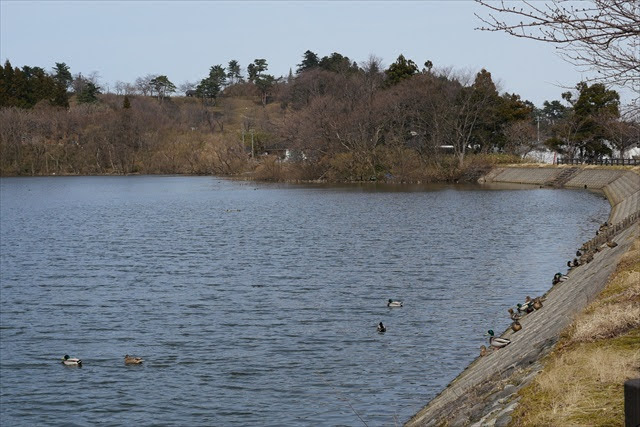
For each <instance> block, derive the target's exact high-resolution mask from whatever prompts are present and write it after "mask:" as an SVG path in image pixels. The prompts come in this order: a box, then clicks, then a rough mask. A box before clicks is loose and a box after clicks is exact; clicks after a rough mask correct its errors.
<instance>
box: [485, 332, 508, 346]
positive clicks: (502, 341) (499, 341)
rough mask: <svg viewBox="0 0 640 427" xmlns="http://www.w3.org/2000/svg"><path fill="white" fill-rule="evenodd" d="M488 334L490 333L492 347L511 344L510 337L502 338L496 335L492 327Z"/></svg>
mask: <svg viewBox="0 0 640 427" xmlns="http://www.w3.org/2000/svg"><path fill="white" fill-rule="evenodd" d="M486 335H489V344H490V345H491V347H494V348H502V347H506V346H508V345H509V344H511V340H510V339H508V338H500V337H496V336H494V333H493V330H492V329H489V330H488V331H487V334H486Z"/></svg>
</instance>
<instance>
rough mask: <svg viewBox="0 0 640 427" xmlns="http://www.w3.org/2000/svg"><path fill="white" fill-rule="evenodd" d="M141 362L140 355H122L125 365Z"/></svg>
mask: <svg viewBox="0 0 640 427" xmlns="http://www.w3.org/2000/svg"><path fill="white" fill-rule="evenodd" d="M142 362H143V360H142V358H141V357H135V356H129V355H128V354H126V355H125V356H124V364H125V365H139V364H141V363H142Z"/></svg>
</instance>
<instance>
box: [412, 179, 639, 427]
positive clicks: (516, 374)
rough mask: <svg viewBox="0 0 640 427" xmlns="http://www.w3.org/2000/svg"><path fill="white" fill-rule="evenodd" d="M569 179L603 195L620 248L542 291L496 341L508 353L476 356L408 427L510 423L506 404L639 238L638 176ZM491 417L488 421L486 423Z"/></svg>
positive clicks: (602, 254)
mask: <svg viewBox="0 0 640 427" xmlns="http://www.w3.org/2000/svg"><path fill="white" fill-rule="evenodd" d="M561 171H562V168H520V167H513V168H500V169H499V170H497V171H496V170H494V171H492V172H491V173H490V174H488V175H487V176H486V177H485V181H486V182H509V183H526V184H538V185H544V184H545V183H549V182H552V181H553V180H554V179H556V178H557V177H558V174H560V173H561ZM571 176H572V177H571V179H569V181H567V183H566V184H565V185H566V186H568V187H572V188H584V186H585V185H586V186H587V188H591V189H599V190H602V191H604V193H605V195H606V196H607V198H608V199H609V202H610V203H611V205H612V211H611V214H610V217H609V221H610V222H612V223H614V224H616V223H619V224H618V227H616V230H618V229H619V230H620V231H616V232H617V233H618V234H614V233H612V236H611V238H612V240H613V241H615V242H616V243H618V246H616V247H615V248H608V247H606V245H605V246H604V247H605V248H606V249H604V250H602V251H601V252H598V253H596V254H595V255H594V259H593V261H592V262H590V263H588V264H586V265H583V266H580V267H578V268H575V269H573V270H572V271H571V272H570V273H569V279H568V280H567V281H566V282H562V283H559V284H557V285H555V286H553V287H552V288H551V289H550V290H549V292H547V294H546V300H545V302H544V307H543V308H542V309H541V310H538V311H535V312H533V313H531V314H529V315H527V316H525V317H524V318H523V319H522V320H521V322H520V323H521V324H522V330H521V331H519V332H518V333H513V332H512V331H511V330H510V329H508V330H507V331H506V332H505V333H504V334H503V335H502V336H504V337H506V338H509V339H511V340H512V341H511V344H510V345H509V346H507V347H505V348H502V349H499V350H497V351H494V352H491V353H489V354H488V355H486V356H484V357H478V358H477V359H476V360H475V361H474V362H472V363H471V364H470V365H469V366H468V367H467V368H466V369H465V370H464V371H463V372H462V373H461V374H460V375H459V376H458V377H457V378H456V379H454V380H453V381H452V382H451V383H450V384H449V385H448V386H447V387H446V388H445V389H444V390H443V391H442V392H441V393H440V394H439V395H438V396H437V397H436V398H434V399H433V400H432V401H431V402H429V404H428V405H427V406H425V407H424V408H423V409H422V410H421V411H420V412H418V413H417V414H416V415H415V416H414V417H412V418H411V419H410V420H409V421H408V422H407V424H406V425H408V426H439V425H452V426H458V425H470V424H473V423H474V422H475V423H477V424H478V425H487V424H489V425H494V424H492V423H495V425H500V423H499V422H498V423H496V420H503V421H504V417H503V418H501V414H504V416H506V417H507V419H508V414H509V413H510V411H511V410H513V408H514V407H515V404H514V403H512V402H510V401H509V397H510V396H511V397H512V396H514V394H515V393H516V392H517V391H518V390H519V389H520V388H521V387H522V386H524V385H526V383H527V382H528V381H531V379H532V378H533V377H534V376H535V374H536V373H537V371H538V370H539V369H541V365H540V363H539V360H540V359H541V358H542V357H543V356H544V355H545V354H547V353H548V352H550V351H551V349H552V348H553V345H554V344H555V343H556V341H557V339H558V337H559V336H560V333H561V332H562V331H563V330H564V329H565V328H566V327H567V326H568V325H569V324H570V323H571V321H572V319H573V318H574V316H575V315H577V314H578V313H580V312H581V311H582V310H584V308H585V307H586V306H587V305H588V304H589V303H590V302H591V301H592V300H593V299H594V298H595V297H596V296H597V295H598V294H599V293H600V291H601V290H602V289H603V288H604V286H605V285H606V283H607V280H608V278H609V276H610V275H611V274H612V273H613V271H614V270H615V268H616V266H617V264H618V261H619V259H620V257H621V256H622V255H623V254H624V253H625V252H626V251H627V250H628V249H629V248H630V246H631V244H632V243H633V241H634V239H635V238H637V237H638V235H639V233H640V225H639V221H638V218H640V204H639V202H640V175H638V174H637V173H636V172H635V171H625V170H598V169H584V170H580V171H577V173H572V175H571ZM623 222H624V226H623ZM608 238H609V237H608ZM551 275H552V274H551V272H550V276H551ZM550 280H551V278H550ZM491 417H492V418H491ZM489 418H491V422H488V421H487V420H488V419H489Z"/></svg>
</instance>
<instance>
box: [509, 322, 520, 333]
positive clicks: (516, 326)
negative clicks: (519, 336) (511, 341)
mask: <svg viewBox="0 0 640 427" xmlns="http://www.w3.org/2000/svg"><path fill="white" fill-rule="evenodd" d="M511 329H512V330H513V332H518V331H519V330H520V329H522V325H521V324H520V322H518V321H517V320H516V321H514V322H513V323H512V324H511Z"/></svg>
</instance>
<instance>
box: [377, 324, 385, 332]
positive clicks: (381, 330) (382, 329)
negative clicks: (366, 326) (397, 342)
mask: <svg viewBox="0 0 640 427" xmlns="http://www.w3.org/2000/svg"><path fill="white" fill-rule="evenodd" d="M378 332H380V333H383V332H387V328H386V327H385V326H384V325H383V324H382V322H380V323H378Z"/></svg>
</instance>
